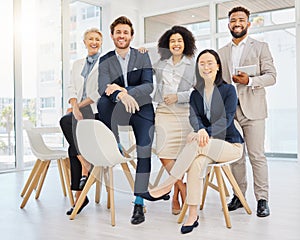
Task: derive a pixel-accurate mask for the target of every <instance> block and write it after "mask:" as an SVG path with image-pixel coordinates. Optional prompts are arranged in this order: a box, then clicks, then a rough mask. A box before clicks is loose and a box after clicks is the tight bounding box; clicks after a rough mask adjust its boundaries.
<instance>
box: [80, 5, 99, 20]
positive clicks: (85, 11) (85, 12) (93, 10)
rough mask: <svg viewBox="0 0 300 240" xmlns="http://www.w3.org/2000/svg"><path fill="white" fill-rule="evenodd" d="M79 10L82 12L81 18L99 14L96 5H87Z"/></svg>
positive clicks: (93, 16)
mask: <svg viewBox="0 0 300 240" xmlns="http://www.w3.org/2000/svg"><path fill="white" fill-rule="evenodd" d="M81 12H82V20H86V19H89V18H95V17H99V16H100V11H99V7H97V6H88V7H85V8H82V9H81Z"/></svg>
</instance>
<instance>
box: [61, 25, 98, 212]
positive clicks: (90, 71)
mask: <svg viewBox="0 0 300 240" xmlns="http://www.w3.org/2000/svg"><path fill="white" fill-rule="evenodd" d="M83 42H84V44H85V47H86V49H87V52H88V55H87V57H85V58H83V59H80V60H77V61H75V62H74V64H73V68H72V74H71V79H70V84H69V86H68V93H69V100H68V102H69V104H70V105H71V107H70V108H68V110H67V114H66V115H64V116H63V117H62V118H61V119H60V126H61V129H62V131H63V133H64V136H65V138H66V140H67V142H68V143H69V148H68V153H69V158H70V165H71V189H72V190H74V191H76V194H75V197H76V200H77V199H78V198H79V196H80V193H81V190H82V189H83V187H84V185H85V183H86V181H87V178H88V174H89V171H90V170H91V167H92V166H91V164H90V163H89V162H88V161H86V160H85V159H84V158H83V157H82V156H81V155H80V152H79V150H78V147H77V142H76V136H75V132H76V131H75V130H76V125H77V121H80V120H81V119H84V118H89V119H95V118H98V110H97V100H98V99H99V97H100V95H99V93H98V65H99V64H98V63H99V56H100V52H99V50H100V48H101V46H102V33H101V32H100V31H99V30H98V29H97V28H91V29H88V30H86V31H85V33H84V40H83ZM88 202H89V200H88V198H86V199H85V201H84V203H83V205H82V206H81V208H80V209H79V211H78V213H80V212H81V210H82V209H83V208H84V207H85V206H86V205H87V204H88ZM72 211H73V207H72V208H71V209H70V210H68V211H67V213H66V214H67V215H71V214H72Z"/></svg>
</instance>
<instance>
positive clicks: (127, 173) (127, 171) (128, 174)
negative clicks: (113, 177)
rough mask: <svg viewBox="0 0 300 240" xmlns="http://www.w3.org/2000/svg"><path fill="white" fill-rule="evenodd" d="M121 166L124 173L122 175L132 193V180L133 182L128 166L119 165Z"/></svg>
mask: <svg viewBox="0 0 300 240" xmlns="http://www.w3.org/2000/svg"><path fill="white" fill-rule="evenodd" d="M121 166H122V169H123V172H124V174H125V176H126V178H127V180H128V183H129V185H130V187H131V190H132V191H134V180H133V177H132V174H131V171H130V169H129V167H128V164H127V163H121Z"/></svg>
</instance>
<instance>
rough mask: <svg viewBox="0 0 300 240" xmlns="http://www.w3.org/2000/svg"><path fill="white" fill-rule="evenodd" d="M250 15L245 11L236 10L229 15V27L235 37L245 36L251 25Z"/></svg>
mask: <svg viewBox="0 0 300 240" xmlns="http://www.w3.org/2000/svg"><path fill="white" fill-rule="evenodd" d="M250 24H251V23H250V22H249V21H248V17H247V15H246V13H244V12H234V13H232V14H231V15H230V17H229V23H228V28H229V30H230V32H231V35H232V36H233V37H234V38H243V37H244V36H245V35H246V34H247V31H248V28H249V27H250Z"/></svg>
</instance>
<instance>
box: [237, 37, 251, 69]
mask: <svg viewBox="0 0 300 240" xmlns="http://www.w3.org/2000/svg"><path fill="white" fill-rule="evenodd" d="M252 44H253V41H252V39H251V38H248V40H247V42H246V44H245V48H244V51H243V53H242V56H241V59H240V66H243V65H244V62H245V60H246V58H247V57H248V55H249V52H250V50H251V48H252Z"/></svg>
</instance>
